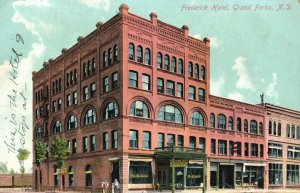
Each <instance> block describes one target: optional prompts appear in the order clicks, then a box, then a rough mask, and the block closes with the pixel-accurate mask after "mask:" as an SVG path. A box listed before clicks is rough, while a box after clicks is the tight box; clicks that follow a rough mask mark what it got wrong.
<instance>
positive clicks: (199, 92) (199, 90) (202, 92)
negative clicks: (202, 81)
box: [198, 88, 205, 102]
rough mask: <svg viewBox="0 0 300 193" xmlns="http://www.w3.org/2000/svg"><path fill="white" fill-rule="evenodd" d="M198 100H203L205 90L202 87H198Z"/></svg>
mask: <svg viewBox="0 0 300 193" xmlns="http://www.w3.org/2000/svg"><path fill="white" fill-rule="evenodd" d="M198 97H199V101H202V102H205V90H204V89H203V88H199V89H198Z"/></svg>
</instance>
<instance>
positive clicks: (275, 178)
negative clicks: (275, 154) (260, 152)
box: [269, 163, 283, 184]
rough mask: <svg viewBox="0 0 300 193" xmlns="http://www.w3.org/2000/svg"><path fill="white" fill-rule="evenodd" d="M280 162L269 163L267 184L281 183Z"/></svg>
mask: <svg viewBox="0 0 300 193" xmlns="http://www.w3.org/2000/svg"><path fill="white" fill-rule="evenodd" d="M282 181H283V179H282V164H275V163H270V164H269V184H282Z"/></svg>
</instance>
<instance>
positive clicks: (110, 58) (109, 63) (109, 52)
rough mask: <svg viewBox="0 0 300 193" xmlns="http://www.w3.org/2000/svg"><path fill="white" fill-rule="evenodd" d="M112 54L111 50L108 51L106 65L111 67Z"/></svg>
mask: <svg viewBox="0 0 300 193" xmlns="http://www.w3.org/2000/svg"><path fill="white" fill-rule="evenodd" d="M112 55H113V53H112V50H111V48H109V49H108V65H111V64H112V57H113V56H112Z"/></svg>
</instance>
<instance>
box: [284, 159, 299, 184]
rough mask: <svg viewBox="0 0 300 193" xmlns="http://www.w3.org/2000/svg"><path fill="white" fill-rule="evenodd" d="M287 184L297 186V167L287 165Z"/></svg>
mask: <svg viewBox="0 0 300 193" xmlns="http://www.w3.org/2000/svg"><path fill="white" fill-rule="evenodd" d="M286 176H287V182H286V183H287V184H297V185H298V184H299V165H292V164H287V174H286Z"/></svg>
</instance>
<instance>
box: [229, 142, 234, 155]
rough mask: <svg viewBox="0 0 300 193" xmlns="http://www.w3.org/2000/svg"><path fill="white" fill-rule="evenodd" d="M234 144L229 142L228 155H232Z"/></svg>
mask: <svg viewBox="0 0 300 193" xmlns="http://www.w3.org/2000/svg"><path fill="white" fill-rule="evenodd" d="M233 147H234V142H233V141H229V155H233Z"/></svg>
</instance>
